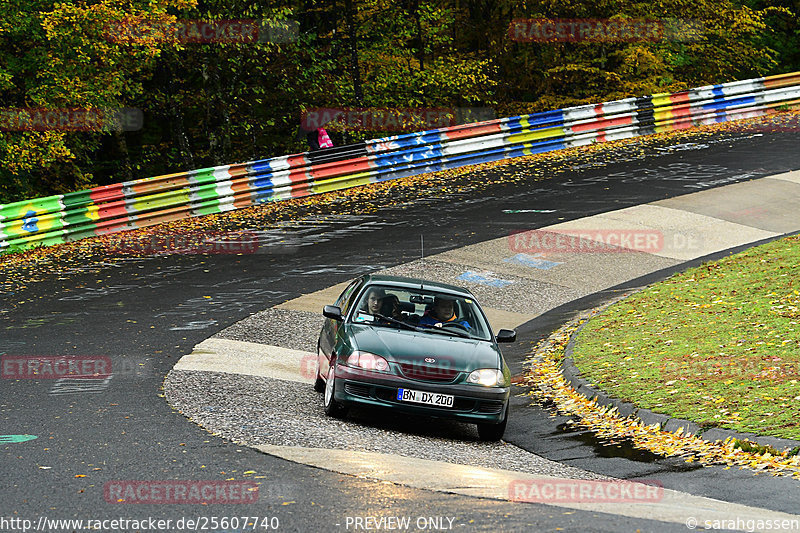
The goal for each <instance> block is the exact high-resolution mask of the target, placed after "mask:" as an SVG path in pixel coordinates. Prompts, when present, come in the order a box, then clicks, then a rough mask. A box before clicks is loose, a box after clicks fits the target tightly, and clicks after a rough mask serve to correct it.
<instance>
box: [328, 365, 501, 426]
mask: <svg viewBox="0 0 800 533" xmlns="http://www.w3.org/2000/svg"><path fill="white" fill-rule="evenodd" d="M335 372H336V381H335V388H334V391H333V396H334V398H335V399H336V400H337V401H338V402H340V403H343V404H350V405H352V404H358V405H369V406H373V407H389V408H392V409H393V410H395V411H399V412H404V413H409V414H417V415H426V416H432V417H439V418H450V419H455V420H461V421H464V422H473V423H499V422H501V421H502V420H503V413H504V408H505V405H506V403H507V402H508V397H509V394H510V390H511V388H510V387H482V386H479V385H472V384H466V383H457V384H453V383H445V384H442V383H435V382H429V381H418V380H412V379H407V378H404V377H401V376H397V375H394V374H379V373H375V372H367V371H364V370H361V369H357V368H353V367H348V366H344V365H337V367H336V370H335ZM400 388H403V389H414V390H418V391H423V392H433V393H440V394H450V395H452V396H453V397H454V404H453V407H437V406H432V405H424V404H418V403H411V402H403V401H399V400H398V399H397V389H400Z"/></svg>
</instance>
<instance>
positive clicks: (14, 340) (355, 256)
mask: <svg viewBox="0 0 800 533" xmlns="http://www.w3.org/2000/svg"><path fill="white" fill-rule="evenodd" d="M798 147H799V145H798V139H797V136H796V134H795V133H791V132H784V133H770V134H764V135H759V134H753V133H739V134H737V133H735V132H732V131H727V132H721V133H719V134H716V135H715V136H710V137H705V138H704V139H703V140H702V141H698V142H696V143H687V144H683V145H680V146H669V145H667V144H664V145H661V146H657V145H653V146H648V147H647V148H646V149H645V150H642V151H636V152H634V151H632V150H631V151H630V152H627V153H628V155H629V157H625V155H624V154H625V152H623V154H619V153H617V154H615V155H614V157H610V158H609V157H606V158H604V157H603V156H602V152H601V153H600V154H598V155H597V156H596V161H594V162H592V163H590V164H586V163H585V162H583V161H582V162H581V163H580V165H575V166H576V167H578V166H579V167H580V168H571V167H569V165H568V166H567V168H566V169H565V170H564V171H563V172H561V173H560V174H558V175H557V176H555V177H553V178H548V179H543V180H537V181H535V182H533V183H531V182H525V181H521V182H518V183H514V184H506V185H499V186H495V187H492V186H489V187H487V188H484V189H483V190H481V191H480V193H472V194H471V193H470V192H469V191H466V192H454V193H451V194H442V195H437V196H432V197H428V198H426V199H423V200H418V201H416V202H414V203H413V204H404V205H397V206H393V207H388V208H382V209H380V210H378V211H375V212H367V213H363V214H362V213H352V214H351V215H349V216H347V217H338V218H337V217H326V218H323V217H317V218H314V219H306V220H302V221H296V222H294V223H288V224H284V225H282V226H281V227H280V228H279V229H272V230H269V231H265V232H263V239H264V241H263V243H262V244H264V245H265V247H264V249H265V250H266V251H268V253H257V254H253V255H236V256H226V255H213V256H200V255H171V256H162V257H149V258H135V259H134V258H109V260H108V261H107V262H106V263H104V264H102V265H95V264H89V263H87V265H86V266H85V268H83V269H81V270H80V271H74V270H73V271H71V272H64V273H62V274H61V275H48V276H45V278H44V279H43V280H42V281H39V282H37V283H31V284H30V285H28V286H20V287H18V288H17V289H16V290H15V291H9V292H7V293H4V294H2V299H0V331H2V334H0V352H4V353H6V354H7V355H15V356H26V355H28V356H32V355H35V356H58V355H62V356H63V355H82V356H92V357H95V358H97V357H108V358H109V359H110V361H111V364H112V368H113V369H114V371H113V374H112V375H111V376H110V377H108V378H106V379H105V380H86V381H83V382H74V383H72V382H67V383H65V381H67V380H9V379H4V380H2V383H0V388H1V390H2V396H0V412H1V413H2V428H3V429H2V434H3V435H23V434H28V435H36V436H37V438H36V439H34V440H28V441H26V442H12V443H8V444H0V448H2V453H3V460H2V466H0V479H2V480H4V483H3V485H4V487H3V489H2V496H3V497H2V499H0V518H3V517H4V518H6V519H8V518H20V519H27V520H31V521H32V523H33V524H34V525H36V524H37V523H38V521H39V519H40V517H47V518H48V519H68V518H76V519H84V520H87V519H101V520H102V519H111V518H132V519H146V518H148V517H154V518H156V519H172V520H173V523H175V521H177V520H178V519H180V518H181V517H190V518H197V517H210V516H217V517H224V516H228V517H231V516H240V517H241V516H245V515H247V516H249V517H261V518H263V517H277V519H278V521H277V523H276V522H275V521H273V522H272V523H271V524H272V525H277V526H278V527H277V530H278V531H356V530H366V528H364V527H363V526H364V524H365V522H363V521H362V522H357V521H356V520H355V518H357V517H361V518H364V517H389V516H393V517H411V522H412V524H416V523H417V519H418V518H420V517H429V518H438V519H437V520H425V521H424V522H422V523H423V524H425V525H426V526H428V529H429V530H430V529H433V530H440V531H441V530H458V531H497V530H508V531H548V530H556V529H557V528H561V529H562V530H567V531H636V530H641V531H686V527H685V526H683V525H680V524H668V523H664V522H657V521H650V520H642V519H634V518H626V517H622V516H618V515H614V514H606V513H597V512H588V511H579V510H567V509H563V508H558V507H551V506H547V505H542V504H530V503H525V504H522V503H510V502H501V501H496V500H490V499H484V498H475V497H469V496H461V495H455V494H445V493H440V492H434V491H428V490H422V489H413V488H407V487H404V486H401V485H395V484H388V483H379V482H374V481H370V480H364V479H359V478H356V477H352V476H347V475H342V474H338V473H334V472H330V471H327V470H324V469H318V468H314V467H309V466H304V465H299V464H296V463H293V462H290V461H286V460H284V459H280V458H277V457H273V456H271V455H265V454H263V453H260V452H258V451H255V450H252V449H250V448H246V447H241V446H237V445H235V444H232V443H230V442H228V441H225V440H223V439H220V438H218V437H216V436H213V435H211V434H209V433H207V432H206V431H204V430H202V429H201V428H199V427H198V426H196V425H195V424H193V423H192V422H191V421H189V420H187V419H186V418H184V417H183V416H182V415H181V414H180V413H177V412H175V411H173V410H172V409H171V408H170V407H169V406H168V405H167V403H166V401H165V399H164V397H163V391H162V389H161V386H162V381H163V379H164V376H165V375H166V374H167V373H168V372H169V370H170V369H171V368H172V366H173V365H174V364H175V362H176V361H177V360H178V359H179V358H180V357H181V356H183V355H184V354H187V353H189V352H190V351H191V350H192V347H193V346H195V345H196V344H198V343H200V342H201V341H202V340H204V339H206V338H208V337H210V336H211V335H213V334H214V333H216V332H218V331H220V330H222V329H223V328H225V327H227V326H228V325H230V324H233V323H235V322H237V321H239V320H241V319H243V318H245V317H247V316H249V315H251V314H253V313H256V312H257V311H260V310H262V309H265V308H268V307H272V306H273V305H276V304H279V303H281V302H285V301H287V300H290V299H292V298H295V297H297V296H300V295H301V294H306V293H309V292H313V291H316V290H319V289H323V288H326V287H329V286H331V285H333V284H335V283H339V282H343V281H346V280H347V279H350V278H352V277H354V276H355V275H358V274H360V273H363V272H369V271H374V270H379V269H381V268H386V267H391V266H393V265H398V264H401V263H405V262H408V261H411V260H413V259H415V258H417V257H418V256H419V253H420V246H419V242H420V238H419V235H420V234H421V233H424V234H425V240H424V243H425V244H424V246H425V253H426V255H427V254H435V253H439V252H444V251H447V250H450V249H454V248H457V247H462V246H465V245H469V244H473V243H478V242H482V241H485V240H489V239H495V238H500V237H504V236H508V235H509V234H510V233H511V232H513V231H516V230H527V229H534V228H537V227H542V226H547V225H550V224H553V223H556V222H560V221H565V220H571V219H576V218H580V217H584V216H587V215H592V214H596V213H602V212H605V211H609V210H612V209H620V208H623V207H627V206H631V205H638V204H642V203H647V202H651V201H654V200H660V199H664V198H668V197H672V196H678V195H681V194H686V193H689V192H695V191H698V190H705V189H710V188H713V187H716V186H720V185H725V184H728V183H735V182H740V181H747V180H751V179H754V178H759V177H763V176H768V175H773V174H778V173H782V172H786V171H789V170H793V169H797V168H800V150H798ZM514 168H515V169H518V170H519V172H521V173H523V174H524V173H525V165H524V164H522V163H515V164H514ZM488 172H492V171H488ZM509 210H510V211H520V212H504V211H509ZM526 210H548V211H549V210H552V211H553V212H550V213H542V212H532V211H527V212H524V211H526ZM255 229H259V228H255ZM20 302H22V303H20ZM586 303H587V302H582V303H576V304H575V305H574V307H573V309H574V308H578V307H580V306H581V305H585V304H586ZM588 306H589V305H586V307H588ZM569 312H570V309H568V308H562V309H559V310H556V311H555V312H552V313H548V314H546V315H543V316H541V317H539V318H538V319H537V320H535V321H534V322H533V323H531V324H529V325H528V326H526V327H525V328H524V329H523V330H521V338H520V343H519V345H518V346H517V348H516V350H517V351H518V352H519V351H520V350H521V349H522V347H524V346H525V345H526V343H527V345H528V346H529V345H530V342H531V341H534V340H536V339H538V338H540V337H541V336H543V335H545V334H547V333H549V332H550V331H551V330H552V329H553V328H554V327H555V326H557V325H558V321H559V319H560V318H561V317H563V316H565V315H566V314H568V313H569ZM287 327H293V325H292V324H287ZM512 350H513V349H512ZM517 355H519V353H518V354H517ZM72 381H75V380H72ZM519 407H521V406H519ZM524 420H526V421H528V423H529V424H530V426H529V427H528V428H524V427H520V426H519V423H520V422H515V425H510V427H509V432H508V434H507V438H508V439H509V440H510V441H511V442H513V443H515V444H518V445H520V446H522V447H523V448H526V449H528V450H531V451H533V452H535V453H537V454H539V455H542V456H543V457H545V458H549V459H553V460H556V461H564V462H566V463H567V464H569V465H571V466H575V467H578V468H582V469H585V470H589V471H592V472H597V473H599V474H602V475H609V476H614V477H620V478H629V477H650V478H653V477H657V478H659V479H662V480H664V483H665V485H666V486H669V487H670V488H675V489H676V490H681V491H685V492H691V493H692V494H701V495H708V496H711V497H713V496H714V487H713V486H711V485H713V483H716V481H715V479H717V478H714V477H713V476H715V475H717V474H716V473H715V469H697V468H694V467H692V466H691V465H685V464H682V463H680V462H679V461H675V460H657V459H654V458H652V457H648V456H647V455H646V454H641V453H635V452H632V451H630V450H625V449H623V448H615V447H609V446H603V445H600V444H598V443H596V442H594V441H593V440H592V439H591V436H590V435H586V434H583V433H569V432H565V431H562V430H560V429H559V425H560V424H562V423H563V422H564V420H563V419H561V418H558V417H556V418H552V417H551V416H550V414H549V413H548V412H546V411H544V410H542V409H539V408H536V407H531V408H527V412H526V414H525V417H524ZM397 438H398V439H402V438H403V434H402V433H398V436H397ZM0 442H2V440H0ZM729 475H730V477H729V478H727V479H728V480H729V481H728V486H727V487H726V493H727V495H728V496H727V498H728V501H734V502H738V503H743V504H748V505H758V506H760V507H765V508H769V509H774V510H776V511H783V512H790V513H794V512H795V511H796V508H797V504H796V502H797V497H798V490H797V488H796V482H794V481H791V480H787V479H775V478H767V477H764V476H760V477H754V476H753V475H752V473H748V472H744V471H743V472H733V471H730V472H729ZM227 479H235V480H252V481H255V482H258V483H260V488H259V493H258V494H259V496H258V500H257V502H255V503H246V504H238V505H223V504H214V505H209V506H200V505H185V504H164V505H148V504H139V505H128V504H119V503H113V501H112V502H108V501H107V500H106V498H105V497H104V485H106V484H107V483H108V482H111V481H119V480H227ZM712 482H713V483H712ZM358 523H361V524H362V528H361V529H359V528H358V526H357V524H358ZM16 524H17V525H19V524H18V523H16ZM250 528H252V526H249V529H250ZM0 529H2V530H9V531H12V530H20V528H18V527H16V526H15V525H13V524H10V523H2V522H0ZM43 529H44V528H43ZM72 529H75V528H72ZM72 529H69V530H72ZM145 529H146V528H142V527H139V528H138V529H135V528H132V529H130V530H145ZM196 529H197V528H194V530H196ZM233 529H239V530H241V528H230V527H228V528H226V527H215V528H212V527H210V526H208V527H207V528H206V530H207V531H219V532H221V531H230V530H233ZM261 529H262V530H267V528H261ZM46 530H52V531H57V530H64V531H66V530H68V529H67V528H64V529H59V528H57V527H55V526H51V527H49V528H47V529H46ZM170 530H173V531H178V530H179V529H177V528H175V527H172V528H171V529H170ZM185 530H188V529H185ZM412 530H413V528H412Z"/></svg>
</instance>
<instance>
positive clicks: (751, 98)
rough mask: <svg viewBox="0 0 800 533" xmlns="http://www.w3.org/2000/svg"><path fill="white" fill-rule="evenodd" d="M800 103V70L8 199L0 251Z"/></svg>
mask: <svg viewBox="0 0 800 533" xmlns="http://www.w3.org/2000/svg"><path fill="white" fill-rule="evenodd" d="M798 107H800V72H795V73H791V74H781V75H777V76H767V77H764V78H756V79H751V80H744V81H737V82H731V83H723V84H720V85H709V86H706V87H699V88H697V89H691V90H688V91H681V92H677V93H672V94H654V95H651V96H643V97H639V98H626V99H623V100H616V101H612V102H603V103H601V104H596V105H585V106H578V107H570V108H565V109H558V110H555V111H547V112H542V113H535V114H531V115H522V116H518V117H511V118H502V119H497V120H491V121H486V122H478V123H475V124H465V125H461V126H454V127H449V128H441V129H436V130H429V131H423V132H418V133H409V134H403V135H396V136H392V137H385V138H382V139H374V140H369V141H364V142H361V143H357V144H351V145H346V146H338V147H334V148H327V149H323V150H319V151H315V152H306V153H302V154H294V155H287V156H281V157H275V158H272V159H264V160H260V161H252V162H249V163H238V164H234V165H223V166H218V167H213V168H204V169H200V170H192V171H189V172H180V173H176V174H168V175H165V176H156V177H152V178H143V179H138V180H133V181H127V182H124V183H117V184H113V185H104V186H102V187H95V188H93V189H88V190H84V191H78V192H73V193H68V194H59V195H55V196H48V197H45V198H35V199H32V200H25V201H21V202H14V203H10V204H5V205H0V251H13V250H23V249H26V248H31V247H34V246H40V245H52V244H58V243H63V242H69V241H75V240H78V239H83V238H85V237H90V236H93V235H105V234H109V233H114V232H119V231H125V230H130V229H135V228H141V227H145V226H151V225H154V224H159V223H162V222H167V221H171V220H177V219H181V218H186V217H196V216H202V215H208V214H213V213H221V212H224V211H231V210H235V209H241V208H243V207H249V206H253V205H257V204H261V203H266V202H274V201H280V200H285V199H288V198H298V197H303V196H308V195H311V194H320V193H325V192H329V191H335V190H339V189H346V188H349V187H356V186H359V185H366V184H369V183H375V182H379V181H385V180H392V179H396V178H402V177H406V176H412V175H416V174H423V173H427V172H435V171H438V170H446V169H452V168H457V167H463V166H466V165H474V164H477V163H486V162H490V161H497V160H500V159H509V158H514V157H520V156H526V155H532V154H537V153H541V152H548V151H552V150H560V149H562V148H571V147H576V146H584V145H588V144H592V143H596V142H606V141H615V140H620V139H628V138H632V137H638V136H642V135H649V134H652V133H659V132H664V131H674V130H681V129H687V128H691V127H694V126H698V125H703V124H714V123H719V122H727V121H732V120H740V119H745V118H752V117H758V116H762V115H766V114H770V113H775V112H777V111H779V110H781V109H786V108H798Z"/></svg>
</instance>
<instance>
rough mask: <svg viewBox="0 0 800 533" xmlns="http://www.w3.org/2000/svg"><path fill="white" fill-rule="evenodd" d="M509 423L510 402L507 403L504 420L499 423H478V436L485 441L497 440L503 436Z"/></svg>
mask: <svg viewBox="0 0 800 533" xmlns="http://www.w3.org/2000/svg"><path fill="white" fill-rule="evenodd" d="M507 423H508V403H506V409H505V413H504V414H503V420H502V422H500V423H497V424H478V436H479V437H480V439H481V440H482V441H484V442H497V441H499V440H500V439H502V438H503V433H505V432H506V424H507Z"/></svg>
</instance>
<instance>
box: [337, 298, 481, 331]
mask: <svg viewBox="0 0 800 533" xmlns="http://www.w3.org/2000/svg"><path fill="white" fill-rule="evenodd" d="M352 321H353V322H364V323H369V324H372V325H378V326H382V327H387V328H405V329H413V330H416V331H422V332H426V333H430V334H433V335H435V334H447V335H453V336H457V337H466V338H472V339H481V340H490V339H491V334H490V329H489V325H488V324H487V323H486V318H485V317H484V315H483V313H482V312H481V310H480V309H479V308H478V306H477V304H476V303H475V300H473V299H472V298H468V297H464V296H457V295H453V294H446V293H441V292H436V291H433V290H420V289H407V288H400V287H392V286H387V285H370V286H369V287H367V288H366V289H365V290H364V291H363V292H362V294H361V296H360V298H359V302H358V305H357V306H356V307H355V309H354V310H353V315H352Z"/></svg>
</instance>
